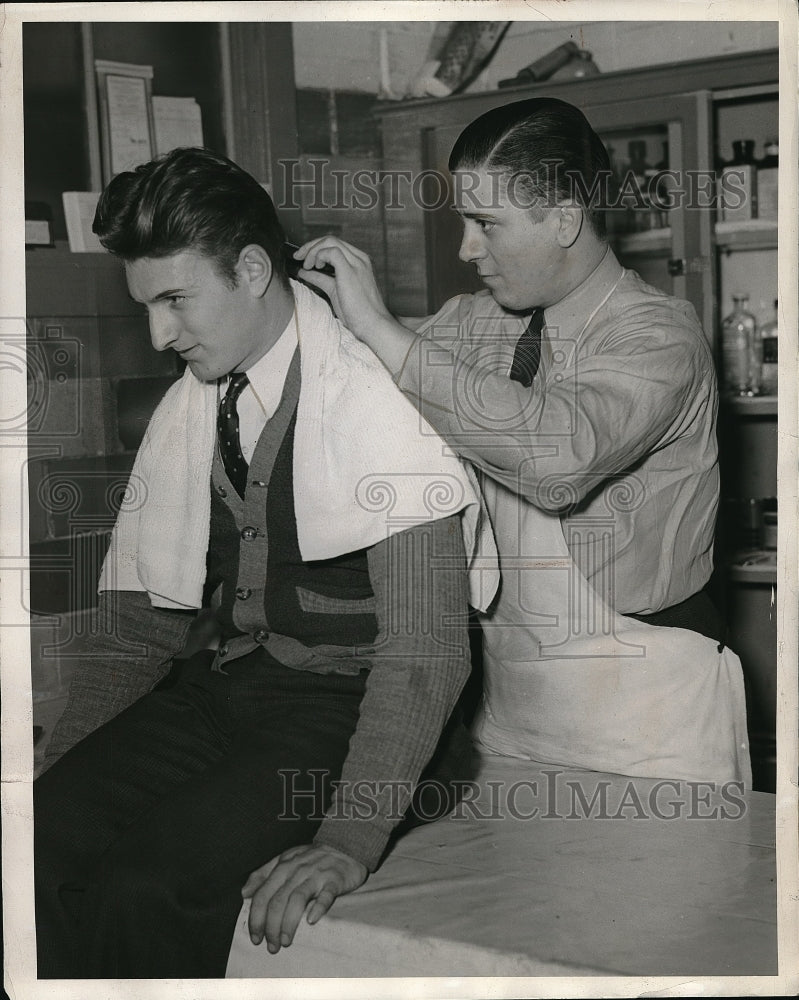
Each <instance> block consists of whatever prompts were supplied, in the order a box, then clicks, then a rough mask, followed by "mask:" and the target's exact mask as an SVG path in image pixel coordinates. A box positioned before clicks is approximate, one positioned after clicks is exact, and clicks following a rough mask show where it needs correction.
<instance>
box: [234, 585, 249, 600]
mask: <svg viewBox="0 0 799 1000" xmlns="http://www.w3.org/2000/svg"><path fill="white" fill-rule="evenodd" d="M251 594H252V591H251V590H250V588H249V587H239V588H238V590H237V591H236V599H237V600H239V601H246V600H247V598H248V597H249V596H250V595H251Z"/></svg>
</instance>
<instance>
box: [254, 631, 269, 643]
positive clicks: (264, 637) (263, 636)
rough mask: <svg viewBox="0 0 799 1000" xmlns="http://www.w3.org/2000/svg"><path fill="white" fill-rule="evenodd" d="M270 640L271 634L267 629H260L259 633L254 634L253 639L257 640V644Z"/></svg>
mask: <svg viewBox="0 0 799 1000" xmlns="http://www.w3.org/2000/svg"><path fill="white" fill-rule="evenodd" d="M268 638H269V633H268V632H267V631H266V629H265V628H259V629H258V631H257V632H254V633H253V639H255V641H256V642H266V640H267V639H268Z"/></svg>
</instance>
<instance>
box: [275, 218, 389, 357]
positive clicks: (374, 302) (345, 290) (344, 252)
mask: <svg viewBox="0 0 799 1000" xmlns="http://www.w3.org/2000/svg"><path fill="white" fill-rule="evenodd" d="M294 256H295V258H296V259H297V260H302V262H303V266H302V270H301V271H300V274H299V277H300V278H302V280H303V281H307V282H308V284H309V285H315V286H316V287H317V288H320V289H321V290H322V291H323V292H324V293H325V295H327V297H328V298H329V299H330V301H331V303H332V304H333V311H334V312H335V314H336V316H337V317H338V318H339V319H340V320H341V322H342V323H343V324H344V326H346V327H347V329H348V330H351V331H352V332H353V333H354V334H355V336H356V337H358V339H359V340H363V341H365V342H366V343H368V342H369V340H368V338H369V334H370V332H371V331H373V330H374V329H375V327H376V326H377V325H379V324H380V323H381V322H384V321H385V320H389V321H391V322H393V317H392V316H391V314H390V313H389V311H388V309H387V308H386V304H385V302H384V301H383V296H382V295H381V294H380V289H379V288H378V287H377V282H376V281H375V276H374V271H373V269H372V261H371V260H370V258H369V256H368V255H367V254H365V253H364V252H363V251H362V250H358V248H357V247H354V246H352V245H351V244H350V243H345V242H344V240H340V239H337V238H336V237H335V236H323V237H322V238H321V239H317V240H310V241H309V242H308V243H304V244H303V245H302V246H301V247H299V249H298V250H297V251H296V252H295V254H294ZM324 264H330V265H332V267H333V268H334V270H335V275H334V276H331V275H326V274H322V273H321V272H320V271H318V270H315V268H318V267H322V266H323V265H324ZM370 346H371V345H370Z"/></svg>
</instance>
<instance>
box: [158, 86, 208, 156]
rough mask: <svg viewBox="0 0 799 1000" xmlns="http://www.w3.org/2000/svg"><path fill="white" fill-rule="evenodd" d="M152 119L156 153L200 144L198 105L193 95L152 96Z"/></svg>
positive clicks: (201, 127)
mask: <svg viewBox="0 0 799 1000" xmlns="http://www.w3.org/2000/svg"><path fill="white" fill-rule="evenodd" d="M153 119H154V122H155V151H156V154H157V155H159V156H160V155H161V154H163V153H169V152H170V151H171V150H173V149H178V148H180V147H181V146H202V144H203V123H202V116H201V114H200V105H199V104H198V103H197V102H196V101H195V100H194V98H193V97H153Z"/></svg>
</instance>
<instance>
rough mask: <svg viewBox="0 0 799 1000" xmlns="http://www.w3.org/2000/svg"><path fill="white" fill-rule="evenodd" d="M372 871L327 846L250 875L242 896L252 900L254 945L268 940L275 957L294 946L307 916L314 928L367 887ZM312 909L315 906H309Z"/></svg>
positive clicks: (305, 848) (282, 857) (305, 849)
mask: <svg viewBox="0 0 799 1000" xmlns="http://www.w3.org/2000/svg"><path fill="white" fill-rule="evenodd" d="M368 874H369V872H368V870H367V869H366V867H365V866H364V865H362V864H361V863H360V862H359V861H356V860H355V859H354V858H351V857H350V856H349V855H348V854H344V853H342V852H341V851H337V850H335V848H333V847H325V846H324V845H319V846H316V845H314V844H304V845H302V846H301V847H292V848H289V850H287V851H284V852H283V853H282V854H279V855H278V857H277V858H275V859H273V860H272V861H270V862H269V863H268V864H265V865H262V866H261V867H260V868H256V870H255V871H254V872H252V873H251V874H250V877H249V878H248V879H247V881H246V883H245V884H244V887H243V888H242V890H241V894H242V896H243V897H244V898H245V899H251V900H252V902H251V904H250V917H249V930H250V939H251V941H252V943H253V944H260V943H261V941H262V940H263V939H264V937H266V946H267V948H268V949H269V951H270V952H271V953H272V954H273V955H274V954H276V953H277V952H278V951H280V948H281V946H282V947H284V948H285V947H288V946H289V945H290V944H291V942H292V941H293V940H294V933H295V931H296V930H297V927H298V925H299V922H300V920H301V918H302V915H303V913H304V912H305V910H306V907H308V916H307V921H308V923H309V924H315V923H316V922H317V920H319V919H320V917H322V916H324V914H325V913H327V911H328V910H329V909H330V907H331V906H332V905H333V902H334V900H335V899H336V897H337V896H342V895H345V894H346V893H348V892H352V891H353V889H357V888H358V886H360V885H363V883H364V882H365V881H366V878H367V875H368ZM309 904H310V906H309Z"/></svg>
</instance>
